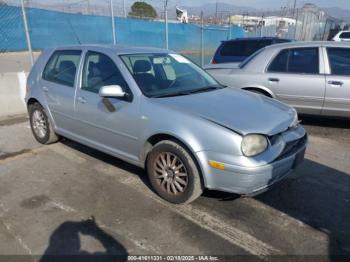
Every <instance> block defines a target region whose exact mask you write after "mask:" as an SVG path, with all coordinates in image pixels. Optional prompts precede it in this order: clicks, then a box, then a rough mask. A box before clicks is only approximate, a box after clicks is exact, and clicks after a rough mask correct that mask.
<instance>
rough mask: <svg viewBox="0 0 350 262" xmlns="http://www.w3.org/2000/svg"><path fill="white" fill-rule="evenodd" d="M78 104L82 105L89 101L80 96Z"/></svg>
mask: <svg viewBox="0 0 350 262" xmlns="http://www.w3.org/2000/svg"><path fill="white" fill-rule="evenodd" d="M78 102H79V103H81V104H85V103H86V102H87V101H86V99H85V98H84V97H82V96H78Z"/></svg>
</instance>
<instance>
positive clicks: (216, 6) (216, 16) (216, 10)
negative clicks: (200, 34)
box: [215, 0, 218, 24]
mask: <svg viewBox="0 0 350 262" xmlns="http://www.w3.org/2000/svg"><path fill="white" fill-rule="evenodd" d="M217 23H218V0H216V4H215V24H217Z"/></svg>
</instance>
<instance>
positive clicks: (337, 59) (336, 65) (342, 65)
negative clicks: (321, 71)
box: [327, 48, 350, 76]
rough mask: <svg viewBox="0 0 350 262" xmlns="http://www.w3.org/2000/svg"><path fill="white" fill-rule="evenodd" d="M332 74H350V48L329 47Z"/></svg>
mask: <svg viewBox="0 0 350 262" xmlns="http://www.w3.org/2000/svg"><path fill="white" fill-rule="evenodd" d="M327 53H328V59H329V65H330V67H331V74H332V75H346V76H350V48H327Z"/></svg>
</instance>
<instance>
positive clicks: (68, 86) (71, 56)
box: [41, 50, 82, 130]
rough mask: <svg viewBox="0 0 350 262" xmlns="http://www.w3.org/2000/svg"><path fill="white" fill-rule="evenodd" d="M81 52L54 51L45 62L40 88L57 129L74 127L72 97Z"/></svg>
mask: <svg viewBox="0 0 350 262" xmlns="http://www.w3.org/2000/svg"><path fill="white" fill-rule="evenodd" d="M81 53H82V51H81V50H59V51H55V52H54V53H53V54H52V55H51V57H50V59H49V61H48V62H47V64H46V66H45V68H44V71H43V74H42V79H41V86H42V89H43V93H44V95H45V97H46V100H47V104H48V106H49V109H50V112H51V114H52V116H53V118H54V121H55V124H56V125H57V127H58V129H64V130H69V129H70V128H71V127H72V125H74V122H75V120H74V95H75V84H76V78H77V76H76V75H77V74H76V73H77V68H78V67H79V64H80V60H81Z"/></svg>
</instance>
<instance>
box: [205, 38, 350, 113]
mask: <svg viewBox="0 0 350 262" xmlns="http://www.w3.org/2000/svg"><path fill="white" fill-rule="evenodd" d="M207 72H209V73H210V74H211V75H212V76H213V77H215V78H216V79H217V80H218V81H219V82H220V83H221V84H224V85H229V86H233V87H236V88H241V89H245V90H249V91H253V92H256V93H259V94H262V95H265V96H268V97H272V98H276V99H278V100H280V101H282V102H284V103H286V104H289V105H291V106H293V107H294V108H295V109H297V111H298V112H299V113H302V114H310V115H324V116H337V117H350V45H349V44H347V43H340V42H304V43H297V42H293V43H285V44H277V45H272V46H268V47H265V48H264V49H262V50H260V51H258V52H256V53H255V54H253V55H252V56H250V57H249V58H248V59H246V60H245V61H244V62H243V63H241V64H240V66H239V67H238V68H236V67H235V68H231V69H230V68H226V69H207Z"/></svg>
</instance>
